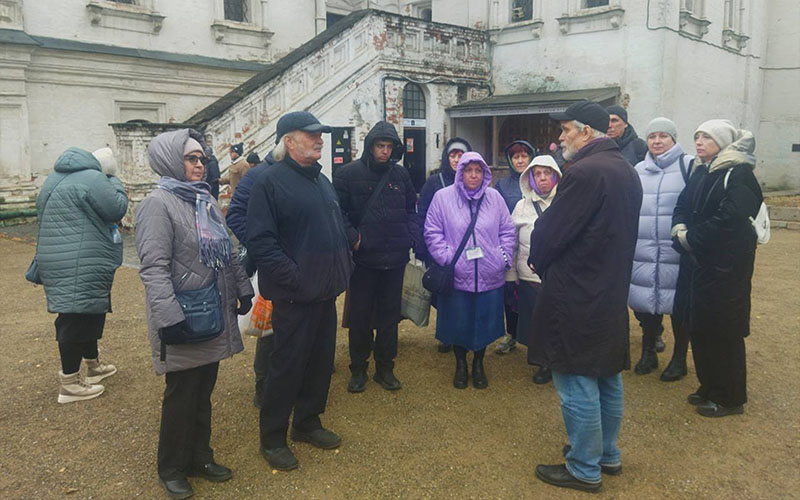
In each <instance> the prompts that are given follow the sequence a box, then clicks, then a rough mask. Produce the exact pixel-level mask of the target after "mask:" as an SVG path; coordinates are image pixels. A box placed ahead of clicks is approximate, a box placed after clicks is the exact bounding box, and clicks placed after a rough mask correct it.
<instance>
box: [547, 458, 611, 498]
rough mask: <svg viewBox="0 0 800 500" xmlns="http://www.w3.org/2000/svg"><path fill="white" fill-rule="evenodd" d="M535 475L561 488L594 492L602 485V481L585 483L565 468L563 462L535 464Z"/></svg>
mask: <svg viewBox="0 0 800 500" xmlns="http://www.w3.org/2000/svg"><path fill="white" fill-rule="evenodd" d="M536 477H538V478H539V479H541V480H542V481H544V482H545V483H548V484H552V485H553V486H560V487H561V488H572V489H574V490H581V491H589V492H592V493H595V492H597V491H600V489H601V488H602V487H603V483H602V482H597V483H587V482H586V481H581V480H580V479H578V478H577V477H575V476H573V475H572V474H570V473H569V471H568V470H567V466H566V465H565V464H558V465H537V466H536Z"/></svg>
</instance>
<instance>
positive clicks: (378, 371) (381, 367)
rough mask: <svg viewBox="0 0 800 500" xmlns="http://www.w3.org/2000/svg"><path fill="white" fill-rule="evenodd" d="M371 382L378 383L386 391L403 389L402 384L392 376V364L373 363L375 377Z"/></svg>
mask: <svg viewBox="0 0 800 500" xmlns="http://www.w3.org/2000/svg"><path fill="white" fill-rule="evenodd" d="M372 380H374V381H375V382H377V383H379V384H380V385H381V387H383V388H384V389H386V390H387V391H396V390H398V389H400V388H402V387H403V384H402V383H400V381H399V380H397V377H395V376H394V363H393V362H391V361H389V362H388V363H383V362H382V363H377V362H376V363H375V376H374V377H372Z"/></svg>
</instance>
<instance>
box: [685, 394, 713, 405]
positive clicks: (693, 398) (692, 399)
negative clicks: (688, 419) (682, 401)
mask: <svg viewBox="0 0 800 500" xmlns="http://www.w3.org/2000/svg"><path fill="white" fill-rule="evenodd" d="M686 401H688V402H689V404H690V405H694V406H698V405H704V404H706V403H708V400H707V399H706V398H705V397H704V396H702V395H701V394H700V393H699V392H693V393H691V394H689V396H687V397H686Z"/></svg>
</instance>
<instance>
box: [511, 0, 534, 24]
mask: <svg viewBox="0 0 800 500" xmlns="http://www.w3.org/2000/svg"><path fill="white" fill-rule="evenodd" d="M531 19H533V0H512V1H511V22H512V23H518V22H521V21H530V20H531Z"/></svg>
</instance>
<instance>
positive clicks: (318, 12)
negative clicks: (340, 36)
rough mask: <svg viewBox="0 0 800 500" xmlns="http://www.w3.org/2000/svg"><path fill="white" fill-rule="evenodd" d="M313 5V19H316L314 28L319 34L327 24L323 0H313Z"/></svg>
mask: <svg viewBox="0 0 800 500" xmlns="http://www.w3.org/2000/svg"><path fill="white" fill-rule="evenodd" d="M314 5H315V9H314V10H315V16H314V20H315V21H316V28H317V32H316V34H317V35H319V34H320V33H322V32H323V31H325V28H326V27H327V25H328V23H327V18H326V17H325V0H316V2H314Z"/></svg>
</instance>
